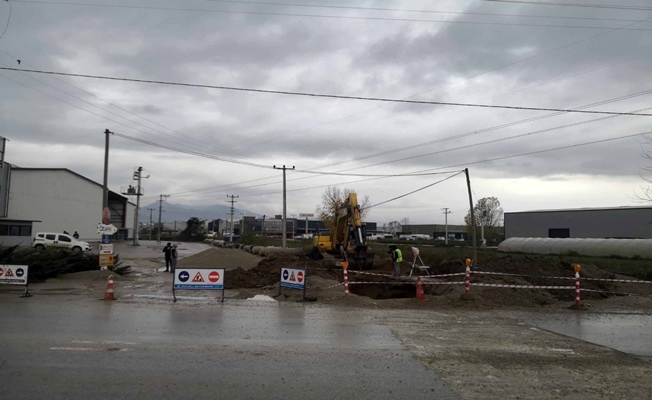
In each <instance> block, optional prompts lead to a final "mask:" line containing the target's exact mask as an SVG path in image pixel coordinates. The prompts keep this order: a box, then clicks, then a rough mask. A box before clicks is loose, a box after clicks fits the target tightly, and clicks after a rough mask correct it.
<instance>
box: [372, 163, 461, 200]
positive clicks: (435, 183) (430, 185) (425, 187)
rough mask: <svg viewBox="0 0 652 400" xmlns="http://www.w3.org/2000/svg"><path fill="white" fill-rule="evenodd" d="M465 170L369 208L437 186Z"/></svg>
mask: <svg viewBox="0 0 652 400" xmlns="http://www.w3.org/2000/svg"><path fill="white" fill-rule="evenodd" d="M463 172H464V171H459V172H458V173H456V174H454V175H451V176H449V177H447V178H444V179H441V180H439V181H437V182H434V183H431V184H429V185H426V186H424V187H421V188H419V189H417V190H413V191H411V192H408V193H405V194H402V195H400V196H396V197H394V198H391V199H389V200H385V201H381V202H380V203H377V204H374V205H371V206H369V207H367V209H369V208H372V207H378V206H381V205H383V204H387V203H389V202H392V201H395V200H398V199H402V198H403V197H406V196H409V195H411V194H414V193H417V192H420V191H422V190H425V189H428V188H429V187H432V186H435V185H437V184H439V183H442V182H445V181H447V180H449V179H451V178H452V177H454V176H457V175H459V174H461V173H463Z"/></svg>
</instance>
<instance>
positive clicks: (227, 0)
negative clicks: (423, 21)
mask: <svg viewBox="0 0 652 400" xmlns="http://www.w3.org/2000/svg"><path fill="white" fill-rule="evenodd" d="M207 1H211V2H215V3H232V4H255V5H273V6H291V7H308V8H333V9H340V10H361V11H366V10H371V11H391V12H410V13H421V14H451V15H479V16H483V17H485V16H490V17H518V18H542V19H543V18H545V19H579V20H589V21H618V22H638V21H641V22H642V21H644V20H640V19H620V18H593V17H567V16H554V15H530V14H504V13H482V12H469V11H439V10H414V9H402V8H381V7H353V6H339V5H328V4H298V3H278V2H264V1H236V0H207Z"/></svg>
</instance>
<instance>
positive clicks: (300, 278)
mask: <svg viewBox="0 0 652 400" xmlns="http://www.w3.org/2000/svg"><path fill="white" fill-rule="evenodd" d="M306 279H307V274H306V270H305V269H301V268H281V283H280V285H279V286H278V295H277V296H280V295H281V289H282V288H284V287H287V288H291V289H299V290H301V291H303V294H302V299H303V300H304V301H305V300H306Z"/></svg>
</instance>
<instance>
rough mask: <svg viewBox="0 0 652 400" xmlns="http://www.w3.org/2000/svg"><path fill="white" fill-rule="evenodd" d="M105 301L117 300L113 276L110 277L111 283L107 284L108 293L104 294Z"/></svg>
mask: <svg viewBox="0 0 652 400" xmlns="http://www.w3.org/2000/svg"><path fill="white" fill-rule="evenodd" d="M104 300H115V293H114V292H113V275H109V282H108V283H107V284H106V292H104Z"/></svg>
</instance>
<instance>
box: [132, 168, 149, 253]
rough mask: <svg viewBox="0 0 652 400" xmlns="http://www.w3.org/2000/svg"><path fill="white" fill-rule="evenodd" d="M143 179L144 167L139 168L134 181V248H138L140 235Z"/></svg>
mask: <svg viewBox="0 0 652 400" xmlns="http://www.w3.org/2000/svg"><path fill="white" fill-rule="evenodd" d="M142 178H143V167H138V168H137V169H136V170H135V171H134V179H135V180H136V182H137V184H136V212H135V213H134V243H133V244H134V246H138V234H139V229H138V228H139V226H138V225H139V224H138V213H139V211H140V196H142V193H141V186H140V182H141V179H142ZM144 178H145V179H147V178H149V175H147V176H145V177H144Z"/></svg>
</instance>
